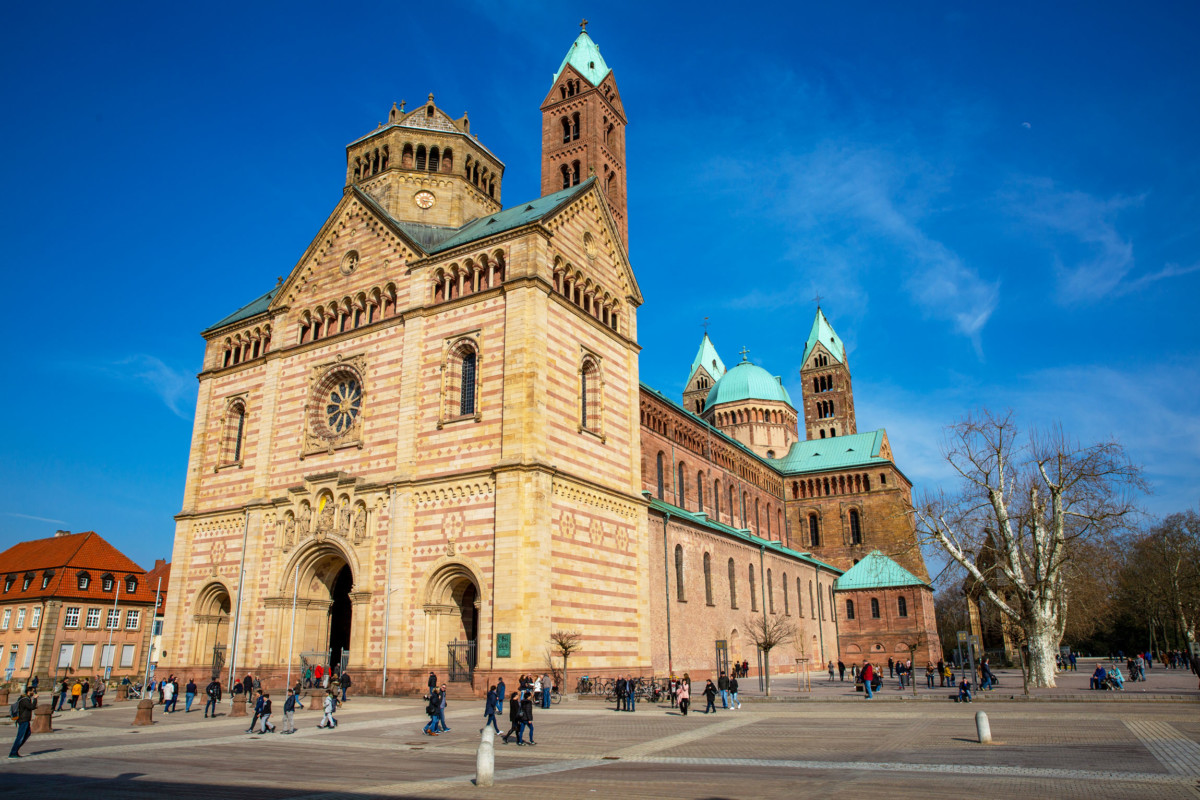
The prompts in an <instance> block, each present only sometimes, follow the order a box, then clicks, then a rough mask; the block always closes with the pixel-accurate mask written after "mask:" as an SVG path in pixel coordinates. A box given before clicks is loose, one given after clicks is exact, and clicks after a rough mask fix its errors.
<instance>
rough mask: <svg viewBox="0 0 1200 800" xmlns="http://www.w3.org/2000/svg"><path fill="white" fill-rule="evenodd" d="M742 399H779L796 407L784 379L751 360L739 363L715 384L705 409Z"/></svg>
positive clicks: (706, 401)
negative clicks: (784, 385)
mask: <svg viewBox="0 0 1200 800" xmlns="http://www.w3.org/2000/svg"><path fill="white" fill-rule="evenodd" d="M742 400H777V401H780V402H783V403H787V404H788V405H789V406H792V408H795V406H794V405H792V398H791V396H790V395H788V391H787V389H785V388H783V381H782V380H781V379H779V378H777V377H775V376H774V375H772V374H771V373H769V372H767V371H766V370H765V369H763V368H762V367H760V366H758V365H757V364H751V363H750V362H749V361H743V362H742V363H740V364H738V365H737V366H736V367H734V368H733V369H731V370H729V371H728V372H726V373H725V374H724V375H723V376H722V377H721V379H720V380H718V381H717V382H716V383H714V384H713V388H712V391H710V392H709V393H708V399H707V400H705V401H704V410H705V411H707V410H708V409H710V408H712V407H713V406H715V405H718V404H720V403H737V402H741V401H742Z"/></svg>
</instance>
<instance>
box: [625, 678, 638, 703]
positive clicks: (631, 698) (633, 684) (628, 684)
mask: <svg viewBox="0 0 1200 800" xmlns="http://www.w3.org/2000/svg"><path fill="white" fill-rule="evenodd" d="M637 686H638V682H637V681H635V680H634V679H633V676H632V675H626V676H625V710H626V711H637Z"/></svg>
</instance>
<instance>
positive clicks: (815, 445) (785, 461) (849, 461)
mask: <svg viewBox="0 0 1200 800" xmlns="http://www.w3.org/2000/svg"><path fill="white" fill-rule="evenodd" d="M886 435H887V434H886V432H885V431H884V430H883V429H882V428H880V429H879V430H877V431H867V432H866V433H852V434H850V435H849V436H834V437H832V438H829V439H806V440H804V441H802V442H796V443H795V444H793V445H792V448H791V449H790V450H788V452H787V455H785V456H784V457H783V458H777V459H775V460H774V461H772V462H771V465H772V466H773V467H775V469H777V470H779V471H780V472H782V473H784V474H789V473H790V474H797V473H803V472H824V471H825V470H831V469H843V468H845V467H861V466H865V465H873V464H890V463H891V462H890V461H889V460H888V459H886V458H883V457H881V456H880V455H879V452H880V451H881V450H882V449H883V440H884V437H885V436H886Z"/></svg>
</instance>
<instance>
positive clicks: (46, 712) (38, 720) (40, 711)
mask: <svg viewBox="0 0 1200 800" xmlns="http://www.w3.org/2000/svg"><path fill="white" fill-rule="evenodd" d="M53 713H54V710H53V709H51V708H50V706H49V704H47V705H42V704H41V703H38V705H37V707H36V708H34V709H33V724H32V725H30V726H29V731H30V733H54V726H53V725H51V724H50V716H51V715H52V714H53Z"/></svg>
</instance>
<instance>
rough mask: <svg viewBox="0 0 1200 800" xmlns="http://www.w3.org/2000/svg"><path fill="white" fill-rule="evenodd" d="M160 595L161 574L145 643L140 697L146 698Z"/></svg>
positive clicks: (155, 591)
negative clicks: (144, 664) (144, 676)
mask: <svg viewBox="0 0 1200 800" xmlns="http://www.w3.org/2000/svg"><path fill="white" fill-rule="evenodd" d="M161 595H162V576H161V575H159V576H158V588H157V589H155V590H154V611H153V613H152V614H151V615H150V636H149V637H147V638H148V639H149V641H148V643H147V644H146V680H144V681H142V699H145V698H146V686H147V685H149V683H150V656H152V655H153V654H154V617H155V616H157V615H158V603H159V597H160V596H161Z"/></svg>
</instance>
